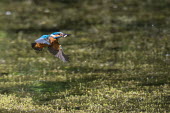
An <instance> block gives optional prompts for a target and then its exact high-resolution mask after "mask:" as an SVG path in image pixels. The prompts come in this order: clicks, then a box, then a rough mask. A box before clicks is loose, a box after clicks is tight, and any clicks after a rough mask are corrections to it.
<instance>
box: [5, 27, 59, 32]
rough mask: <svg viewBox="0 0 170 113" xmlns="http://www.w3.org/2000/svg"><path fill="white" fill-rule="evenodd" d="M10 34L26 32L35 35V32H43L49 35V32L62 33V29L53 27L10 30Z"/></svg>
mask: <svg viewBox="0 0 170 113" xmlns="http://www.w3.org/2000/svg"><path fill="white" fill-rule="evenodd" d="M8 31H9V32H12V33H19V32H24V33H34V32H43V33H48V32H56V31H60V29H58V28H56V27H51V28H32V27H30V28H19V29H8Z"/></svg>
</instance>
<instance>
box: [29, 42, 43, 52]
mask: <svg viewBox="0 0 170 113" xmlns="http://www.w3.org/2000/svg"><path fill="white" fill-rule="evenodd" d="M36 44H37V43H31V47H32V48H33V49H34V50H36V51H42V48H37V47H35V46H36Z"/></svg>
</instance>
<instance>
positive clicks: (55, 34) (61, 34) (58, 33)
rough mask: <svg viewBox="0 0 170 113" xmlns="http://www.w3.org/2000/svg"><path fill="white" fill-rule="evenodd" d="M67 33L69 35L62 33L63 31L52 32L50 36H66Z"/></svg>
mask: <svg viewBox="0 0 170 113" xmlns="http://www.w3.org/2000/svg"><path fill="white" fill-rule="evenodd" d="M68 35H71V34H64V33H63V32H54V33H52V34H51V35H50V36H52V37H67V36H68Z"/></svg>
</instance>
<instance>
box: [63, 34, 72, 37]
mask: <svg viewBox="0 0 170 113" xmlns="http://www.w3.org/2000/svg"><path fill="white" fill-rule="evenodd" d="M69 35H71V34H64V35H63V37H67V36H69Z"/></svg>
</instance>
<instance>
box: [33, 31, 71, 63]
mask: <svg viewBox="0 0 170 113" xmlns="http://www.w3.org/2000/svg"><path fill="white" fill-rule="evenodd" d="M68 35H70V34H64V33H62V32H54V33H52V34H50V35H42V36H41V37H40V38H38V39H37V40H35V42H34V43H31V45H32V48H33V49H34V50H36V51H42V50H43V48H44V47H47V48H48V51H49V52H50V53H51V54H53V55H54V56H55V57H58V58H59V59H60V60H62V61H63V62H67V61H69V57H68V55H65V54H64V52H63V49H62V47H61V45H60V44H59V38H61V37H67V36H68Z"/></svg>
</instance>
